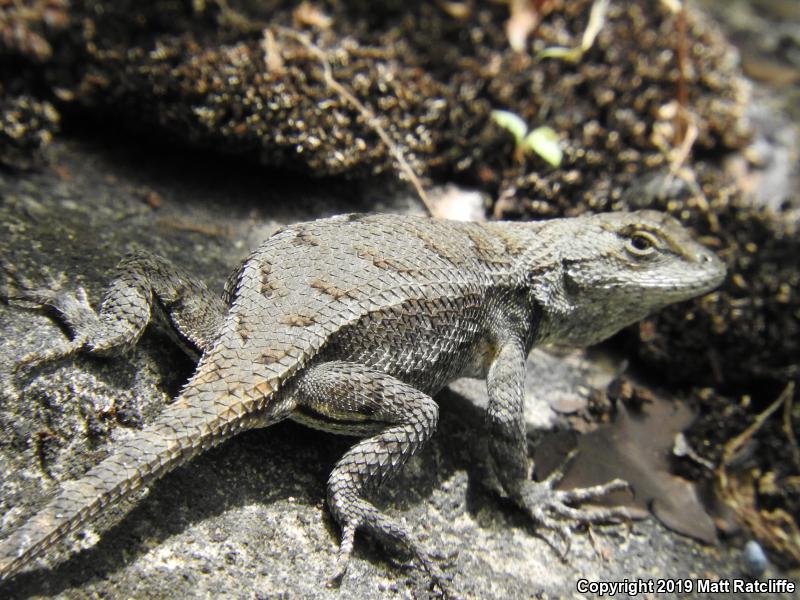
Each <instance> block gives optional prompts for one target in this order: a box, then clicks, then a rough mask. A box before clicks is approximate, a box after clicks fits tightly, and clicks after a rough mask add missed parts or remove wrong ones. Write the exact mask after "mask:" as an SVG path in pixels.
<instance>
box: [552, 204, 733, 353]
mask: <svg viewBox="0 0 800 600" xmlns="http://www.w3.org/2000/svg"><path fill="white" fill-rule="evenodd" d="M571 226H572V227H574V229H573V230H572V231H571V232H570V234H568V237H567V238H565V239H564V243H563V245H562V246H561V247H560V248H559V250H560V258H561V265H562V271H561V273H562V277H563V279H562V284H561V286H562V292H563V294H564V300H565V301H566V302H567V304H568V305H569V308H568V309H567V312H568V313H569V315H567V314H564V317H565V318H564V319H562V320H561V323H560V327H557V329H558V331H553V332H552V333H553V334H555V335H554V336H553V337H554V338H558V339H557V340H554V341H559V342H562V343H570V344H579V345H586V344H591V343H595V342H598V341H600V340H602V339H605V338H606V337H608V336H610V335H612V334H614V333H615V332H617V331H619V330H620V329H621V328H623V327H625V326H627V325H630V324H631V323H635V322H636V321H638V320H640V319H642V318H644V317H645V316H647V315H648V314H649V313H651V312H653V311H656V310H658V309H660V308H662V307H664V306H666V305H668V304H672V303H673V302H679V301H681V300H688V299H689V298H693V297H695V296H699V295H701V294H704V293H706V292H709V291H711V290H713V289H714V288H716V287H717V286H718V285H719V284H720V283H722V281H723V279H724V278H725V265H724V264H723V263H722V261H721V260H720V259H719V258H718V257H717V256H716V255H715V254H714V253H713V252H711V251H710V250H708V249H707V248H705V247H704V246H702V245H700V244H699V243H698V242H696V241H694V240H693V239H692V237H691V236H690V235H689V232H688V231H686V229H684V228H683V226H681V224H680V223H678V221H676V220H675V219H674V218H672V217H670V216H669V215H666V214H663V213H659V212H655V211H649V210H647V211H638V212H629V213H605V214H600V215H594V216H592V217H589V218H588V219H575V220H571Z"/></svg>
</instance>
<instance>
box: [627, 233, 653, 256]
mask: <svg viewBox="0 0 800 600" xmlns="http://www.w3.org/2000/svg"><path fill="white" fill-rule="evenodd" d="M657 246H658V240H656V238H655V236H654V235H653V234H651V233H648V232H647V231H636V232H634V233H632V234H631V236H630V237H629V238H628V241H627V243H626V244H625V249H626V250H627V251H628V252H630V253H631V254H634V255H636V256H646V255H648V254H650V253H652V252H653V251H655V249H656V247H657Z"/></svg>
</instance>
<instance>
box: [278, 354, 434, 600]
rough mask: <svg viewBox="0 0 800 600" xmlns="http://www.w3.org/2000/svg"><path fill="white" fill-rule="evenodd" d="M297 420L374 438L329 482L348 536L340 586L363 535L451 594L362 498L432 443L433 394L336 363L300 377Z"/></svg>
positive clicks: (423, 556) (418, 551)
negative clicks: (395, 548) (394, 549)
mask: <svg viewBox="0 0 800 600" xmlns="http://www.w3.org/2000/svg"><path fill="white" fill-rule="evenodd" d="M296 400H297V403H298V408H297V409H296V411H295V414H294V415H292V416H291V418H292V419H294V420H296V421H299V422H301V423H305V424H307V425H310V426H312V427H317V428H320V429H323V430H328V431H333V432H335V433H343V434H349V435H362V436H363V435H367V436H369V437H366V438H365V439H363V440H362V441H360V442H359V443H357V444H356V445H355V446H353V447H352V448H350V450H348V451H347V452H346V453H345V455H344V456H343V457H342V459H341V460H340V461H339V462H338V463H337V465H336V467H335V468H334V469H333V471H332V472H331V475H330V478H329V479H328V503H329V505H330V509H331V512H332V513H333V516H334V517H335V518H336V520H337V521H338V522H339V524H340V525H341V528H342V542H341V546H340V548H339V556H338V559H337V565H336V573H335V575H334V577H333V580H334V581H338V580H339V579H341V577H342V576H343V575H344V573H345V571H346V569H347V563H348V560H349V558H350V555H351V554H352V552H353V541H354V537H355V532H356V530H357V529H365V530H367V531H369V532H370V533H373V534H377V535H378V536H385V537H386V538H389V539H392V540H395V541H398V542H400V543H401V544H404V545H405V546H406V547H407V548H408V549H409V550H410V551H411V552H412V553H413V554H414V556H415V557H416V558H417V560H419V562H420V563H421V564H422V565H423V567H424V568H425V570H426V571H427V572H428V573H429V574H430V576H431V577H432V579H433V580H434V582H435V583H436V584H437V585H438V586H439V587H440V588H442V591H443V592H444V593H445V594H447V591H446V590H447V584H446V582H445V580H444V577H443V574H442V573H441V571H440V569H439V568H438V567H437V566H436V564H435V563H434V562H433V561H432V560H431V559H430V558H429V557H428V555H427V553H426V552H425V551H424V550H423V549H422V548H421V546H420V545H419V544H418V542H417V541H416V540H415V539H414V538H413V537H412V536H411V534H409V533H408V531H406V529H405V528H404V527H403V526H402V525H400V524H399V523H397V522H396V521H394V520H392V519H390V518H389V517H387V516H386V515H384V514H382V513H381V512H380V511H379V510H378V509H377V508H376V507H375V506H374V505H373V504H372V503H370V502H368V501H367V500H365V499H364V498H363V495H364V494H365V493H366V492H367V491H369V490H370V489H374V488H376V487H377V486H378V485H379V484H380V483H381V482H383V481H385V480H387V479H388V478H390V477H392V476H393V475H395V474H396V473H398V472H399V471H400V469H401V468H402V467H403V465H404V464H405V463H406V461H407V460H408V459H409V458H410V457H411V456H412V455H413V454H414V453H416V452H417V451H418V450H419V449H420V448H421V447H422V446H423V445H424V444H425V442H427V441H428V440H429V439H430V438H431V436H432V435H433V433H434V431H435V430H436V424H437V421H438V417H439V407H438V405H437V404H436V402H434V400H433V399H432V398H431V397H430V396H429V395H427V394H424V393H422V392H420V391H419V390H417V389H415V388H413V387H411V386H409V385H407V384H405V383H403V382H402V381H400V380H399V379H396V378H394V377H392V376H391V375H387V374H386V373H383V372H382V371H378V370H376V369H372V368H369V367H366V366H363V365H360V364H357V363H351V362H343V361H332V362H327V363H323V364H321V365H318V366H315V367H311V368H310V369H309V370H308V371H306V372H305V373H303V374H302V375H301V376H300V379H299V381H298V385H297V393H296Z"/></svg>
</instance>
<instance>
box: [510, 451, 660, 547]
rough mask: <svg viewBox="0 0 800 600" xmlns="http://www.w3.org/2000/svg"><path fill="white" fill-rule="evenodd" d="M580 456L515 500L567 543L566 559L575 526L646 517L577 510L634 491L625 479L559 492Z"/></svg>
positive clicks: (614, 510)
mask: <svg viewBox="0 0 800 600" xmlns="http://www.w3.org/2000/svg"><path fill="white" fill-rule="evenodd" d="M576 455H577V453H576V452H573V453H571V454H570V455H569V456H568V457H567V459H566V460H565V461H564V463H563V464H562V465H561V466H560V467H559V468H557V469H556V470H555V471H553V473H551V474H550V475H548V477H547V478H546V479H544V480H543V481H540V482H536V481H528V482H525V484H524V485H523V486H522V488H521V490H520V492H519V493H518V495H517V497H516V498H515V500H516V502H517V503H518V504H519V505H520V506H521V507H522V508H523V509H524V510H525V511H526V512H527V513H528V515H529V516H530V517H531V519H533V521H534V522H535V523H536V524H537V525H539V526H542V527H544V528H546V529H550V530H553V531H555V532H556V534H557V535H558V536H559V537H560V538H561V539H562V540H563V542H564V543H565V549H564V551H563V552H560V554H561V555H562V556H564V555H566V553H567V552H568V551H569V539H570V536H569V534H570V529H571V526H575V525H587V524H592V523H620V522H623V521H631V520H635V519H641V518H643V517H644V516H646V515H645V514H644V513H642V512H641V511H638V510H635V509H630V508H628V507H625V506H610V507H603V508H600V507H596V508H576V507H575V506H574V505H575V504H580V503H582V502H586V501H589V500H594V499H597V498H602V497H603V496H607V495H608V494H610V493H612V492H616V491H620V490H626V489H630V485H629V484H628V482H627V481H623V480H622V479H614V480H612V481H609V482H607V483H604V484H601V485H594V486H590V487H585V488H575V489H572V490H557V489H555V487H556V486H557V485H558V483H559V482H560V481H561V480H562V479H563V478H564V474H565V472H566V468H567V466H568V465H569V463H570V462H571V461H572V459H573V458H574V457H575V456H576ZM567 522H569V524H568V523H567ZM545 541H547V543H548V544H549V545H550V546H552V547H553V548H557V546H556V544H554V543H553V542H552V540H550V539H548V538H546V537H545Z"/></svg>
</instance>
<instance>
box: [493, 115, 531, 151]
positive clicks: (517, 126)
mask: <svg viewBox="0 0 800 600" xmlns="http://www.w3.org/2000/svg"><path fill="white" fill-rule="evenodd" d="M492 121H494V122H495V123H496V124H497V125H498V126H500V127H502V128H503V129H506V130H508V131H509V132H511V135H513V136H514V139H515V140H516V141H517V146H519V145H520V144H521V143H522V139H523V138H524V137H525V134H526V133H528V126H527V125H526V124H525V121H523V120H522V118H521V117H520V116H519V115H517V114H514V113H512V112H509V111H507V110H493V111H492Z"/></svg>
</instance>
